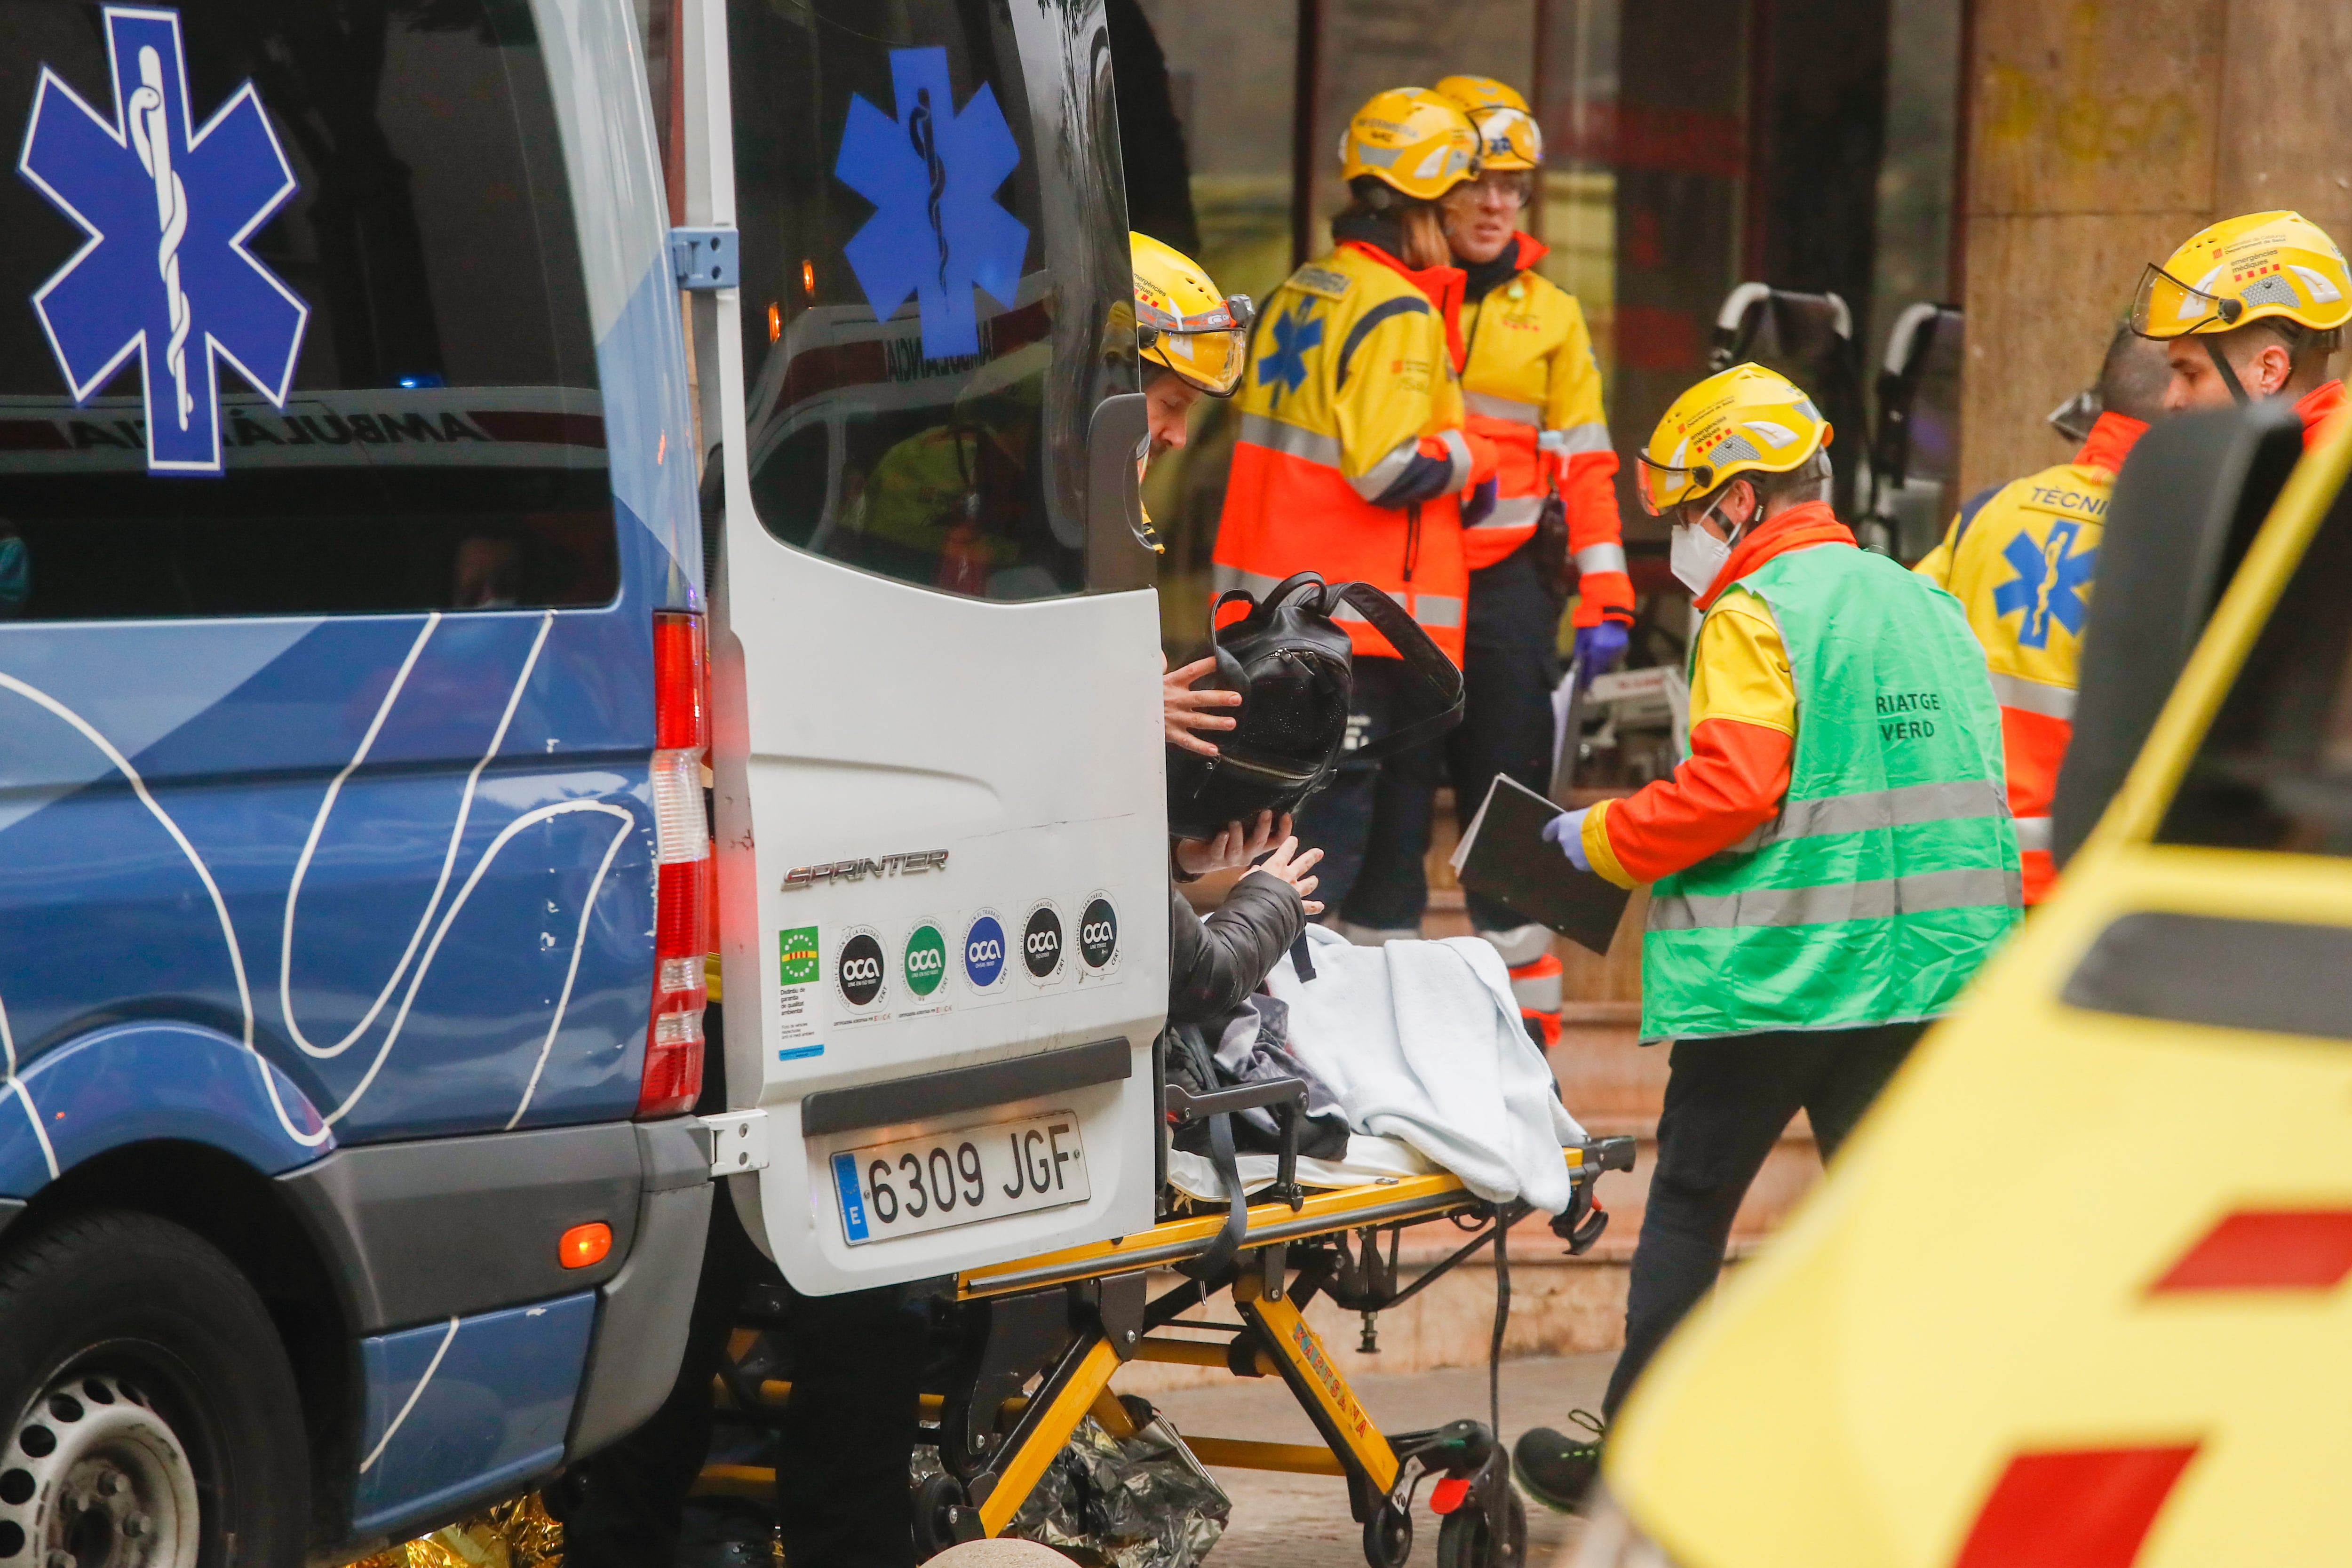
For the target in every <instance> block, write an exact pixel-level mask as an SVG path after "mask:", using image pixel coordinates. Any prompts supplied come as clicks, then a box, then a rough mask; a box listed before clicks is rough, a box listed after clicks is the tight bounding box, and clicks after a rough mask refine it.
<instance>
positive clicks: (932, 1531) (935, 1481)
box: [914, 1472, 969, 1563]
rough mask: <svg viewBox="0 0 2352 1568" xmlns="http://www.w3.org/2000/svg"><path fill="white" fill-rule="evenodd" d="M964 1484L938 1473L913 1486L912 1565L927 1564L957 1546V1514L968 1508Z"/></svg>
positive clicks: (943, 1473)
mask: <svg viewBox="0 0 2352 1568" xmlns="http://www.w3.org/2000/svg"><path fill="white" fill-rule="evenodd" d="M967 1506H969V1505H967V1504H966V1503H965V1502H964V1500H963V1483H962V1482H961V1481H959V1480H957V1479H955V1478H954V1477H953V1476H950V1475H948V1474H946V1473H945V1472H941V1473H940V1474H937V1475H929V1476H925V1477H924V1478H923V1479H921V1480H919V1481H918V1482H916V1483H915V1522H914V1534H915V1561H916V1562H918V1563H928V1562H929V1561H930V1560H931V1559H932V1558H934V1557H937V1556H938V1555H939V1554H940V1552H945V1551H946V1550H947V1549H948V1548H949V1547H950V1546H953V1545H955V1544H956V1542H957V1541H958V1540H959V1539H960V1537H959V1536H958V1535H957V1533H956V1524H957V1521H958V1510H961V1509H963V1508H965V1507H967Z"/></svg>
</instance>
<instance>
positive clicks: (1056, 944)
mask: <svg viewBox="0 0 2352 1568" xmlns="http://www.w3.org/2000/svg"><path fill="white" fill-rule="evenodd" d="M1021 963H1022V964H1023V965H1024V967H1025V968H1026V969H1027V970H1028V971H1029V978H1030V979H1032V980H1034V981H1035V982H1037V984H1040V985H1043V984H1046V983H1047V982H1049V981H1051V980H1053V979H1054V978H1055V976H1056V975H1058V974H1060V973H1062V911H1061V910H1057V909H1055V907H1054V900H1051V899H1044V900H1039V901H1038V903H1037V905H1036V907H1035V908H1034V909H1032V910H1030V911H1029V920H1028V923H1027V924H1025V925H1024V926H1023V927H1022V928H1021Z"/></svg>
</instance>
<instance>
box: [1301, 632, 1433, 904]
mask: <svg viewBox="0 0 2352 1568" xmlns="http://www.w3.org/2000/svg"><path fill="white" fill-rule="evenodd" d="M1421 690H1423V688H1422V687H1421V685H1420V683H1419V681H1418V680H1417V679H1414V678H1413V677H1412V676H1410V675H1408V674H1407V673H1406V672H1405V668H1404V661H1403V660H1402V659H1395V658H1358V659H1357V660H1356V661H1355V688H1354V691H1355V696H1354V702H1353V705H1352V708H1351V710H1350V713H1351V717H1350V719H1349V726H1348V727H1349V732H1350V736H1351V738H1352V739H1356V740H1357V741H1358V743H1360V744H1368V743H1370V742H1372V741H1376V740H1378V739H1379V738H1380V737H1381V736H1383V735H1386V734H1389V733H1391V731H1394V730H1395V729H1396V728H1397V727H1398V726H1400V725H1402V724H1409V723H1411V722H1412V721H1413V719H1414V718H1416V717H1418V716H1420V715H1421V714H1423V713H1424V712H1426V711H1427V709H1426V707H1425V706H1424V705H1423V702H1422V701H1421V700H1420V698H1419V696H1418V695H1417V694H1418V693H1419V692H1420V691H1421ZM1443 744H1444V742H1430V743H1429V744H1427V745H1424V746H1414V747H1412V748H1411V749H1410V750H1407V751H1402V752H1397V753H1396V754H1395V755H1394V756H1391V757H1388V758H1386V759H1383V760H1382V761H1380V762H1374V763H1351V762H1349V761H1346V760H1345V759H1344V758H1343V759H1342V761H1341V762H1340V763H1339V769H1338V772H1337V775H1336V776H1335V777H1334V778H1333V780H1332V782H1331V783H1330V784H1328V785H1326V786H1325V787H1324V789H1323V792H1322V793H1321V794H1319V795H1316V796H1315V797H1314V798H1313V799H1312V800H1309V801H1308V802H1307V805H1306V806H1305V808H1304V809H1302V810H1301V811H1300V812H1299V814H1298V823H1297V827H1298V838H1299V842H1300V843H1301V844H1303V845H1306V846H1307V847H1310V848H1318V849H1320V850H1322V851H1323V860H1322V863H1321V864H1320V865H1318V867H1316V868H1315V874H1316V876H1317V877H1318V878H1320V879H1322V885H1321V887H1320V888H1319V889H1318V890H1317V892H1316V895H1315V896H1316V897H1317V898H1318V899H1320V900H1323V903H1324V905H1325V906H1326V907H1327V908H1329V909H1333V910H1338V911H1339V914H1340V915H1341V916H1342V917H1343V918H1344V919H1347V920H1351V921H1356V922H1358V923H1359V924H1361V925H1368V926H1389V927H1394V926H1414V927H1418V926H1419V925H1420V924H1421V909H1422V906H1423V904H1424V903H1426V902H1428V900H1429V888H1428V881H1427V875H1426V873H1425V872H1424V871H1423V868H1422V858H1423V856H1425V855H1427V854H1428V853H1429V824H1430V816H1431V807H1432V805H1433V791H1434V790H1435V789H1436V787H1437V773H1438V764H1439V760H1440V757H1439V753H1440V748H1441V746H1442V745H1443Z"/></svg>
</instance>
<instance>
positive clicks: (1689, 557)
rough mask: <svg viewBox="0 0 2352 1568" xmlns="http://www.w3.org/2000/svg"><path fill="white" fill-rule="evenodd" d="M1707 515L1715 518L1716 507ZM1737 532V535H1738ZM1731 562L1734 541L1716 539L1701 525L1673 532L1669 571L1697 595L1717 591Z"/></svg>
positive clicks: (1670, 542) (1669, 553)
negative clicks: (1719, 575)
mask: <svg viewBox="0 0 2352 1568" xmlns="http://www.w3.org/2000/svg"><path fill="white" fill-rule="evenodd" d="M1721 504H1722V503H1721V502H1719V501H1718V502H1717V505H1718V506H1719V505H1721ZM1715 515H1716V510H1715V507H1709V508H1707V509H1706V516H1707V517H1714V516H1715ZM1734 532H1735V534H1736V533H1737V531H1736V530H1735V531H1734ZM1730 559H1731V541H1730V540H1728V539H1717V537H1716V536H1715V535H1713V534H1712V533H1709V532H1708V531H1706V528H1705V527H1704V526H1702V523H1700V522H1686V523H1683V524H1682V525H1680V526H1679V527H1677V528H1676V529H1675V531H1674V537H1673V538H1672V539H1671V540H1670V541H1669V542H1668V543H1667V548H1666V568H1667V570H1668V571H1670V572H1672V573H1673V574H1675V577H1676V578H1677V579H1678V580H1679V581H1680V582H1681V583H1682V584H1683V586H1684V587H1685V588H1688V589H1689V590H1690V591H1691V593H1692V594H1693V595H1700V594H1704V593H1706V591H1707V590H1708V589H1709V588H1712V587H1714V586H1715V579H1716V577H1717V574H1720V573H1721V572H1722V570H1723V563H1725V562H1727V561H1728V560H1730Z"/></svg>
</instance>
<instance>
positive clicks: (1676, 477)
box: [1633, 452, 1715, 517]
mask: <svg viewBox="0 0 2352 1568" xmlns="http://www.w3.org/2000/svg"><path fill="white" fill-rule="evenodd" d="M1711 489H1715V465H1713V464H1712V463H1700V464H1698V465H1696V467H1693V468H1675V466H1674V465H1672V464H1670V463H1655V462H1652V461H1651V460H1650V455H1649V454H1648V453H1646V452H1643V453H1638V454H1636V455H1635V457H1634V459H1633V494H1634V497H1635V499H1637V500H1640V501H1641V503H1642V510H1643V511H1646V512H1648V513H1649V514H1650V515H1651V516H1652V517H1664V516H1665V515H1666V514H1667V513H1668V512H1670V511H1672V510H1674V509H1675V507H1677V506H1680V505H1681V504H1682V503H1683V502H1685V501H1686V500H1690V499H1691V498H1692V497H1694V496H1703V495H1705V494H1706V492H1707V491H1709V490H1711Z"/></svg>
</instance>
